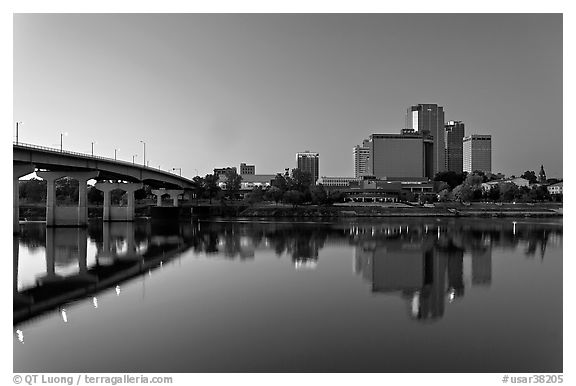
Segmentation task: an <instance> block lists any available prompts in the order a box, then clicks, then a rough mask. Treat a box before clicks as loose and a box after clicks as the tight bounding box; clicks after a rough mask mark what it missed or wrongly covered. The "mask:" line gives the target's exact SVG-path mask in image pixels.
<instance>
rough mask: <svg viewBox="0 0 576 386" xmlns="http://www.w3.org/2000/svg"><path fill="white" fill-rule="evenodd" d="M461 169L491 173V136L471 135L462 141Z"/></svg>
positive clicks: (469, 171) (470, 171)
mask: <svg viewBox="0 0 576 386" xmlns="http://www.w3.org/2000/svg"><path fill="white" fill-rule="evenodd" d="M462 153H463V169H464V171H465V172H468V173H472V172H474V171H476V170H480V171H483V172H484V173H491V172H492V136H491V135H481V134H472V135H469V136H467V137H464V138H463V139H462Z"/></svg>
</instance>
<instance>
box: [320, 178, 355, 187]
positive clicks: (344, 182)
mask: <svg viewBox="0 0 576 386" xmlns="http://www.w3.org/2000/svg"><path fill="white" fill-rule="evenodd" d="M361 180H362V178H360V177H326V176H322V177H320V178H318V185H320V184H322V185H324V186H339V187H345V188H347V187H348V186H349V185H350V182H358V181H361Z"/></svg>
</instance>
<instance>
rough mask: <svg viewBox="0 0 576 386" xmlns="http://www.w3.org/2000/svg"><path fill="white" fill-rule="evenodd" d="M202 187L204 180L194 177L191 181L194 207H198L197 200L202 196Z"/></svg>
mask: <svg viewBox="0 0 576 386" xmlns="http://www.w3.org/2000/svg"><path fill="white" fill-rule="evenodd" d="M204 187H205V181H204V178H202V177H200V176H196V177H194V178H193V179H192V191H193V192H194V196H196V205H198V200H199V199H200V197H202V195H203V194H204Z"/></svg>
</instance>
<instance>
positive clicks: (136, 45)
mask: <svg viewBox="0 0 576 386" xmlns="http://www.w3.org/2000/svg"><path fill="white" fill-rule="evenodd" d="M102 25H106V26H107V28H106V30H102V29H101V26H102ZM486 25H490V26H492V27H494V28H491V29H489V30H486V29H485V26H486ZM432 26H434V28H431V27H432ZM424 31H426V35H423V33H424ZM200 36H201V38H200ZM422 36H426V37H427V39H421V37H422ZM422 40H424V41H422ZM430 41H436V42H441V43H443V44H430ZM511 48H514V49H513V50H512V49H511ZM424 54H425V56H426V61H422V60H419V58H420V57H421V56H422V55H424ZM422 103H434V104H438V105H439V106H443V107H444V114H445V119H444V120H445V121H451V120H461V121H463V122H466V129H467V133H482V134H490V135H492V136H493V137H494V138H495V139H496V142H495V147H494V148H493V167H492V169H493V170H494V171H495V172H503V173H504V174H506V175H512V174H514V175H518V174H520V173H522V172H524V171H525V170H538V168H539V166H540V165H541V164H543V165H544V166H545V167H546V170H547V172H548V175H549V176H550V177H561V176H562V173H563V169H562V151H561V149H562V15H561V14H533V15H530V14H524V15H515V14H500V15H472V14H466V15H458V14H449V15H447V14H444V15H443V14H434V15H430V14H429V15H418V14H413V15H403V14H397V15H391V14H369V15H367V14H329V15H322V14H312V15H306V14H301V15H282V14H275V15H266V14H263V15H250V14H242V15H225V14H220V15H194V14H188V15H186V14H180V15H170V14H162V15H154V14H147V15H130V14H124V15H106V14H100V15H89V14H85V15H78V14H76V15H74V14H70V15H61V14H52V15H50V14H45V15H34V14H16V15H15V16H14V120H15V121H19V122H23V124H22V125H21V127H20V130H19V141H21V142H29V143H35V144H39V145H45V146H52V147H59V145H60V140H61V134H62V133H64V132H67V133H68V136H65V137H64V138H63V148H64V149H65V150H73V151H79V152H85V153H90V152H91V147H93V148H94V153H95V154H96V155H102V156H108V157H111V158H112V157H113V156H114V153H115V149H119V150H117V153H118V158H119V159H123V160H126V161H131V160H132V157H134V156H135V155H136V157H135V158H136V161H137V162H143V144H142V143H141V142H140V141H143V142H146V143H147V149H146V159H147V161H149V164H150V166H153V167H158V166H160V167H161V168H162V169H163V170H171V169H172V168H181V169H182V175H183V176H186V177H192V176H194V175H196V173H198V174H199V175H205V174H208V173H211V171H212V170H213V169H214V167H219V166H222V165H238V164H239V163H240V162H246V163H248V164H252V165H256V166H258V167H259V170H260V171H261V172H262V173H265V174H268V173H270V174H271V173H277V172H282V171H283V170H284V168H286V167H290V168H292V167H293V162H294V161H293V154H294V153H295V152H297V151H301V150H302V149H313V150H314V151H316V152H318V153H320V154H321V155H322V165H321V169H320V175H327V176H329V175H332V176H334V175H341V176H353V175H354V169H353V167H354V165H353V163H351V162H350V150H349V149H350V148H351V147H353V146H355V145H357V144H358V143H360V142H361V141H362V139H364V138H367V137H368V136H369V135H370V134H372V133H397V132H398V131H399V130H400V129H401V128H402V127H403V126H404V120H405V112H406V107H407V106H411V105H416V104H422ZM543 128H545V129H543ZM93 142H95V144H92V143H93ZM264 165H265V166H264Z"/></svg>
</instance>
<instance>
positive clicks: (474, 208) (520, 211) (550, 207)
mask: <svg viewBox="0 0 576 386" xmlns="http://www.w3.org/2000/svg"><path fill="white" fill-rule="evenodd" d="M240 216H242V217H561V216H562V206H561V205H558V204H533V205H532V204H530V205H528V204H503V205H496V204H484V203H473V204H470V205H464V204H457V203H450V204H436V205H434V206H429V207H425V206H420V205H404V204H396V205H393V206H387V205H379V204H377V203H374V204H370V203H366V204H364V205H362V204H359V205H344V204H342V205H335V206H330V207H324V206H316V205H308V206H298V207H289V206H282V207H278V206H273V205H269V206H259V207H251V208H248V209H246V210H244V211H242V212H241V213H240Z"/></svg>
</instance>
